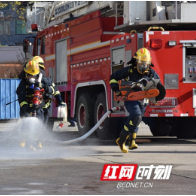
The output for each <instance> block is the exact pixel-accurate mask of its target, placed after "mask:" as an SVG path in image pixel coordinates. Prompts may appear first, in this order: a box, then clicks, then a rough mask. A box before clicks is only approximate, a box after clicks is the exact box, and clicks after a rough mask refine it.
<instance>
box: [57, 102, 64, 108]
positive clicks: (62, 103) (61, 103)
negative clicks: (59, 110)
mask: <svg viewBox="0 0 196 196" xmlns="http://www.w3.org/2000/svg"><path fill="white" fill-rule="evenodd" d="M58 106H63V107H66V103H64V102H63V101H62V102H60V103H58Z"/></svg>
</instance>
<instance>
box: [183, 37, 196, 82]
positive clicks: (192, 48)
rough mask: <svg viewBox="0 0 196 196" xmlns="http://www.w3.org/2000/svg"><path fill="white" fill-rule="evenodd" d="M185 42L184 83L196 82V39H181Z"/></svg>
mask: <svg viewBox="0 0 196 196" xmlns="http://www.w3.org/2000/svg"><path fill="white" fill-rule="evenodd" d="M180 43H182V44H183V48H182V55H183V83H196V41H195V40H181V41H180Z"/></svg>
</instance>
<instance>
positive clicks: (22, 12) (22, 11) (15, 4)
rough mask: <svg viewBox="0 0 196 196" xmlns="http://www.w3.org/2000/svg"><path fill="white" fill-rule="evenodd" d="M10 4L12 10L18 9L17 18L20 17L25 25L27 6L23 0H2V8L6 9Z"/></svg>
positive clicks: (0, 4)
mask: <svg viewBox="0 0 196 196" xmlns="http://www.w3.org/2000/svg"><path fill="white" fill-rule="evenodd" d="M9 5H10V8H11V9H12V10H16V13H17V17H15V18H16V19H20V20H22V21H23V26H25V16H26V8H25V7H24V6H23V2H22V1H9V2H7V1H0V9H4V8H6V7H7V6H9Z"/></svg>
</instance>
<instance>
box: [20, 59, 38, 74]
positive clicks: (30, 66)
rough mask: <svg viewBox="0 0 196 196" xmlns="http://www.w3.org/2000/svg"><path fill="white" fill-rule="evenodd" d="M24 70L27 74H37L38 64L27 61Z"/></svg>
mask: <svg viewBox="0 0 196 196" xmlns="http://www.w3.org/2000/svg"><path fill="white" fill-rule="evenodd" d="M24 71H25V72H26V73H27V74H30V75H32V76H36V75H37V74H39V72H40V68H39V66H38V64H37V63H36V62H35V61H29V62H28V63H27V64H26V66H25V68H24Z"/></svg>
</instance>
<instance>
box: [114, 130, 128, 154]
mask: <svg viewBox="0 0 196 196" xmlns="http://www.w3.org/2000/svg"><path fill="white" fill-rule="evenodd" d="M127 134H128V132H127ZM127 134H126V133H125V132H123V131H121V132H120V137H119V138H118V139H117V140H116V143H117V145H118V146H119V147H120V150H121V151H122V152H124V153H128V149H127V147H126V146H125V142H126V140H127V139H128V138H129V135H127Z"/></svg>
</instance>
